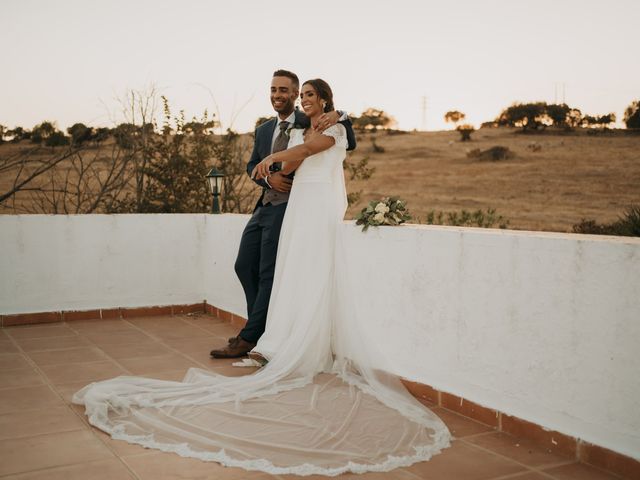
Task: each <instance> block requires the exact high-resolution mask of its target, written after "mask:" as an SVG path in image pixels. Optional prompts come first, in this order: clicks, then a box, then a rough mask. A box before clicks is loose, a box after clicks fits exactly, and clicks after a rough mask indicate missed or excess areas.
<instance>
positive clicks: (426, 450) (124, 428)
mask: <svg viewBox="0 0 640 480" xmlns="http://www.w3.org/2000/svg"><path fill="white" fill-rule="evenodd" d="M325 134H326V135H330V136H332V137H333V138H334V139H335V145H334V146H333V147H331V148H330V149H328V150H326V151H324V152H321V153H319V154H317V155H313V156H311V157H309V158H307V159H305V161H304V162H303V163H302V165H301V166H300V168H299V169H298V171H297V172H296V178H295V181H294V184H293V187H292V190H291V196H290V199H289V204H288V206H287V211H286V214H285V218H284V221H283V225H282V229H281V234H280V242H279V247H278V256H277V261H276V272H275V278H274V285H273V290H272V294H271V300H270V304H269V314H268V318H267V329H266V331H265V334H264V335H263V336H262V338H261V339H260V341H259V342H258V345H257V346H256V350H257V351H259V352H260V353H262V354H263V355H265V356H266V357H267V358H268V359H269V363H268V364H267V365H266V366H265V367H263V368H262V369H260V370H258V371H257V372H256V373H254V374H252V375H247V376H244V377H225V376H223V375H219V374H216V373H213V372H211V371H208V370H204V369H198V368H191V369H189V370H188V371H187V373H186V375H185V377H184V379H183V380H182V381H181V382H172V381H164V380H155V379H149V378H142V377H132V376H120V377H117V378H114V379H110V380H106V381H102V382H97V383H93V384H91V385H88V386H86V387H84V388H83V389H82V390H80V391H79V392H77V393H76V394H75V395H74V397H73V401H74V402H75V403H79V404H84V405H85V408H86V414H87V416H88V419H89V422H90V423H91V424H92V425H94V426H96V427H98V428H100V429H101V430H104V431H105V432H107V433H109V434H110V435H111V436H112V437H113V438H115V439H123V440H126V441H128V442H131V443H137V444H140V445H143V446H146V447H150V448H157V449H160V450H164V451H171V452H175V453H178V454H179V455H182V456H186V457H195V458H200V459H202V460H210V461H216V462H219V463H222V464H224V465H228V466H237V467H242V468H245V469H247V470H261V471H265V472H268V473H272V474H287V473H292V474H298V475H311V474H321V475H327V476H335V475H339V474H341V473H344V472H348V471H352V472H356V473H362V472H366V471H389V470H391V469H393V468H396V467H399V466H407V465H410V464H412V463H415V462H417V461H422V460H428V459H429V458H430V457H431V456H432V455H433V454H436V453H438V452H439V451H440V450H441V449H442V448H444V447H446V446H448V445H449V438H450V435H449V432H448V430H447V428H446V426H445V425H444V423H443V422H442V421H441V420H440V419H439V418H438V417H437V416H436V415H434V414H433V413H432V412H431V411H430V410H428V409H427V408H425V407H424V406H423V405H422V404H420V403H419V402H418V401H416V400H415V399H414V398H413V397H412V396H411V395H410V394H409V393H408V392H407V391H406V389H405V388H404V387H403V386H402V384H401V383H400V381H399V380H398V379H397V378H396V377H394V376H393V375H389V374H386V373H385V372H383V371H381V370H379V369H377V368H376V367H375V366H376V365H384V362H382V363H381V358H380V357H381V355H382V353H381V352H380V351H379V350H377V349H376V348H375V345H374V343H373V342H372V341H371V339H368V338H367V329H366V321H365V320H364V319H362V318H361V317H360V316H359V315H358V309H357V301H356V300H354V298H353V297H354V295H353V294H352V293H350V292H355V291H356V290H355V285H353V284H352V282H351V281H350V276H349V271H348V261H347V260H348V259H347V252H346V248H345V247H344V245H343V242H342V237H341V234H340V228H338V227H339V225H340V222H341V220H342V218H343V216H344V212H345V209H346V192H345V185H344V175H343V172H342V162H343V160H344V158H345V149H346V134H345V132H344V128H343V127H342V126H341V125H336V126H334V127H331V128H330V129H328V130H327V131H325ZM303 141H304V139H303V135H302V130H292V132H291V139H290V142H289V145H290V146H294V145H297V144H299V143H302V142H303Z"/></svg>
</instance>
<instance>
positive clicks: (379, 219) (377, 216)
mask: <svg viewBox="0 0 640 480" xmlns="http://www.w3.org/2000/svg"><path fill="white" fill-rule="evenodd" d="M377 209H378V207H376V210H377ZM387 210H388V209H387ZM373 220H374V221H376V222H378V223H382V222H384V213H382V212H378V213H376V214H375V215H374V216H373Z"/></svg>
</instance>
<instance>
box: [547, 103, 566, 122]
mask: <svg viewBox="0 0 640 480" xmlns="http://www.w3.org/2000/svg"><path fill="white" fill-rule="evenodd" d="M570 111H571V108H569V105H567V104H566V103H560V104H558V103H552V104H550V105H547V106H546V114H547V116H548V117H549V118H550V119H551V122H552V125H553V126H555V127H566V126H567V117H568V115H569V112H570Z"/></svg>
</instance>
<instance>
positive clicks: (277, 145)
mask: <svg viewBox="0 0 640 480" xmlns="http://www.w3.org/2000/svg"><path fill="white" fill-rule="evenodd" d="M288 127H289V122H280V133H278V136H277V137H276V140H275V142H273V151H272V152H271V153H276V152H281V151H282V150H286V149H287V145H288V143H289V137H287V128H288Z"/></svg>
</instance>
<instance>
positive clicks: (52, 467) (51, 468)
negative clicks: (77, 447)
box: [0, 458, 140, 480]
mask: <svg viewBox="0 0 640 480" xmlns="http://www.w3.org/2000/svg"><path fill="white" fill-rule="evenodd" d="M106 460H107V459H104V458H103V459H99V460H89V461H87V462H80V463H63V464H61V465H54V466H51V467H44V468H36V469H35V470H26V471H24V472H16V473H7V474H4V475H0V478H7V477H12V476H15V475H27V474H31V473H38V472H46V471H47V470H53V469H55V468H65V467H73V466H75V465H87V464H90V463H98V462H104V461H106ZM109 460H111V459H109ZM135 478H136V480H140V477H138V476H137V475H136V476H135Z"/></svg>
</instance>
